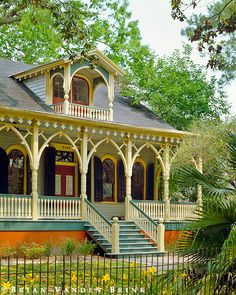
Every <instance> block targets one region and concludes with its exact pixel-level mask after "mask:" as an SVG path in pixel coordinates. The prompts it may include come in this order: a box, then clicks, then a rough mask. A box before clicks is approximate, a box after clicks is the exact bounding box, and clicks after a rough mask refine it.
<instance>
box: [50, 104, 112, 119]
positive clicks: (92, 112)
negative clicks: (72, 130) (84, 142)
mask: <svg viewBox="0 0 236 295" xmlns="http://www.w3.org/2000/svg"><path fill="white" fill-rule="evenodd" d="M51 107H52V108H53V109H54V111H55V112H56V113H59V114H63V103H58V104H52V105H51ZM68 115H70V116H75V117H81V118H86V119H94V120H101V121H110V110H109V109H101V108H96V107H91V106H84V105H80V104H75V103H70V104H69V112H68Z"/></svg>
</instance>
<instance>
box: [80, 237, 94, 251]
mask: <svg viewBox="0 0 236 295" xmlns="http://www.w3.org/2000/svg"><path fill="white" fill-rule="evenodd" d="M95 248H96V244H94V243H92V242H91V241H88V240H87V239H86V240H85V241H84V242H81V243H79V245H78V247H77V250H78V253H79V254H83V255H89V254H92V253H93V252H94V250H95Z"/></svg>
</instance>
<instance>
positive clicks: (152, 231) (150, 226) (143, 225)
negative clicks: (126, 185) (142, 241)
mask: <svg viewBox="0 0 236 295" xmlns="http://www.w3.org/2000/svg"><path fill="white" fill-rule="evenodd" d="M129 205H130V209H129V214H130V216H129V217H130V220H132V221H133V222H134V223H135V224H137V225H138V226H139V227H140V229H141V230H142V231H144V232H145V234H147V235H148V236H149V237H150V238H151V239H152V240H153V241H154V242H155V243H158V242H159V241H158V231H157V228H158V223H156V222H155V221H154V220H152V219H151V218H150V217H149V216H148V215H147V214H146V213H145V212H144V211H142V210H141V209H140V208H139V207H138V206H137V205H136V204H135V203H134V202H133V201H132V200H131V201H130V202H129Z"/></svg>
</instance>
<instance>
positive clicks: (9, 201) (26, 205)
mask: <svg viewBox="0 0 236 295" xmlns="http://www.w3.org/2000/svg"><path fill="white" fill-rule="evenodd" d="M31 217H32V214H31V196H23V195H22V196H19V195H0V218H31Z"/></svg>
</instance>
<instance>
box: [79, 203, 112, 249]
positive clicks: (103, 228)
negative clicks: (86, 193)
mask: <svg viewBox="0 0 236 295" xmlns="http://www.w3.org/2000/svg"><path fill="white" fill-rule="evenodd" d="M84 201H85V219H86V220H88V221H89V223H90V224H91V225H92V226H93V227H94V228H95V229H96V230H97V231H98V232H99V233H100V234H101V235H103V236H104V238H105V239H107V241H108V242H110V243H112V223H111V222H110V221H109V220H108V219H107V218H106V217H105V216H104V215H103V214H102V213H101V212H100V211H99V210H98V209H97V208H96V207H95V206H94V205H93V204H92V203H90V202H89V201H88V200H87V199H85V200H84Z"/></svg>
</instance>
